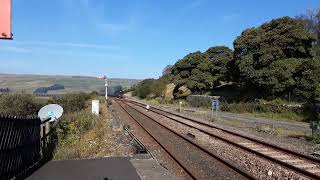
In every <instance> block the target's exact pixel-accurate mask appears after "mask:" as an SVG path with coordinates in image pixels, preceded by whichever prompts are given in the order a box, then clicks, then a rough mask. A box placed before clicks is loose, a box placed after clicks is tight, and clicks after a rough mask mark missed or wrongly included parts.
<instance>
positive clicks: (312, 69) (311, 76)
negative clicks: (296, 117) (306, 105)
mask: <svg viewBox="0 0 320 180" xmlns="http://www.w3.org/2000/svg"><path fill="white" fill-rule="evenodd" d="M297 81H298V82H297V88H296V89H295V93H296V94H298V95H300V96H301V97H303V98H307V99H311V100H312V99H314V98H317V97H320V57H316V58H313V59H312V60H309V61H306V63H304V64H303V65H301V67H300V68H299V72H298V76H297Z"/></svg>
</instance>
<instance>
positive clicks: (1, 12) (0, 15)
mask: <svg viewBox="0 0 320 180" xmlns="http://www.w3.org/2000/svg"><path fill="white" fill-rule="evenodd" d="M11 5H12V1H11V0H0V39H12V32H11Z"/></svg>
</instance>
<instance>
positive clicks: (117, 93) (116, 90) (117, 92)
mask: <svg viewBox="0 0 320 180" xmlns="http://www.w3.org/2000/svg"><path fill="white" fill-rule="evenodd" d="M123 94H124V93H123V89H122V86H120V85H117V86H108V96H110V97H119V98H123Z"/></svg>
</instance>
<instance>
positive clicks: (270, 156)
mask: <svg viewBox="0 0 320 180" xmlns="http://www.w3.org/2000/svg"><path fill="white" fill-rule="evenodd" d="M125 103H127V105H129V106H131V107H132V108H134V107H133V105H135V106H139V107H142V108H144V107H145V106H146V104H143V103H140V102H136V101H132V100H127V99H126V100H125ZM149 110H150V111H152V112H154V113H156V114H159V115H161V116H164V117H166V118H168V119H170V120H172V121H175V122H177V123H179V124H181V125H184V126H187V127H190V128H194V129H197V130H199V131H200V132H202V133H204V134H206V135H209V136H210V137H213V138H216V139H219V140H221V141H223V142H225V143H228V144H231V145H232V146H235V147H237V148H240V149H242V150H244V151H247V152H249V153H253V154H255V155H258V156H260V157H262V158H264V159H267V160H269V161H271V162H272V163H276V164H279V165H281V166H283V167H285V168H287V169H289V170H291V171H294V172H296V173H299V174H301V175H303V176H305V177H307V178H310V179H320V160H319V159H317V158H314V157H311V156H307V155H304V154H301V153H298V152H295V151H292V150H289V149H285V148H282V147H279V146H276V145H273V144H270V143H266V142H264V141H261V140H258V139H254V138H252V137H247V136H244V135H242V134H239V133H236V132H232V131H229V130H226V129H223V128H220V127H218V126H215V125H213V124H210V123H207V122H203V121H199V120H196V119H192V118H189V117H185V116H182V115H179V114H176V113H172V112H168V111H165V110H162V109H159V108H156V107H150V109H149Z"/></svg>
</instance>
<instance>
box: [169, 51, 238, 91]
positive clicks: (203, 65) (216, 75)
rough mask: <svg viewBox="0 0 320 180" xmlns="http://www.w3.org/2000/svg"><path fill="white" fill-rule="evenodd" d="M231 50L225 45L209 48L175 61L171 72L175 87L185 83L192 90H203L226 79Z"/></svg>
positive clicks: (231, 56)
mask: <svg viewBox="0 0 320 180" xmlns="http://www.w3.org/2000/svg"><path fill="white" fill-rule="evenodd" d="M232 59H233V52H232V50H231V49H229V48H227V47H225V46H216V47H211V48H209V49H208V50H207V51H206V52H205V53H201V52H199V51H197V52H194V53H190V54H188V55H187V56H185V57H184V58H183V59H181V60H179V61H178V62H176V64H175V65H174V66H173V67H172V74H173V76H174V81H175V83H176V84H177V87H180V86H182V85H186V86H187V87H188V88H189V89H191V90H192V91H193V92H205V91H209V90H211V89H213V88H214V87H216V86H219V85H221V82H223V81H227V80H228V78H227V75H228V67H229V65H230V62H231V61H232Z"/></svg>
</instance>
